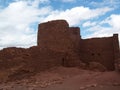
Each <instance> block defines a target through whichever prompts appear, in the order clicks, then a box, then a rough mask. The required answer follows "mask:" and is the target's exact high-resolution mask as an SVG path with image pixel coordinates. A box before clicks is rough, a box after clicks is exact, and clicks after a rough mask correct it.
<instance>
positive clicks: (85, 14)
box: [44, 6, 112, 26]
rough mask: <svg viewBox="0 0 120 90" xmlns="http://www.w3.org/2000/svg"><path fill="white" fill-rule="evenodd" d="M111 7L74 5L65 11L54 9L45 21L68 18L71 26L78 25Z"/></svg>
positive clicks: (107, 10) (104, 12)
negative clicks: (93, 7)
mask: <svg viewBox="0 0 120 90" xmlns="http://www.w3.org/2000/svg"><path fill="white" fill-rule="evenodd" d="M111 10H112V9H111V8H108V7H104V8H98V9H90V8H88V7H82V6H80V7H74V8H71V9H67V10H65V11H58V10H56V11H53V12H51V14H50V15H48V16H47V17H46V18H45V19H44V21H49V20H55V19H66V20H67V21H68V22H69V24H70V26H74V25H78V24H79V23H80V22H81V21H82V20H89V19H93V18H97V17H99V16H102V15H104V14H106V13H107V12H109V11H111Z"/></svg>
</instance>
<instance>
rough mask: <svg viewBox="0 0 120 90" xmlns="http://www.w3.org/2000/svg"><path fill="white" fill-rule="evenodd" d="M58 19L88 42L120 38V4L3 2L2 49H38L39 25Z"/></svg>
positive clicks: (100, 0) (101, 0)
mask: <svg viewBox="0 0 120 90" xmlns="http://www.w3.org/2000/svg"><path fill="white" fill-rule="evenodd" d="M56 19H65V20H67V21H68V23H69V25H70V26H77V27H80V29H81V35H82V38H84V39H85V38H94V37H108V36H112V35H113V34H114V33H118V34H120V0H0V49H2V48H6V47H25V48H27V47H30V46H34V45H36V44H37V28H38V24H39V23H42V22H46V21H49V20H56Z"/></svg>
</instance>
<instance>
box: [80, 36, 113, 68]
mask: <svg viewBox="0 0 120 90" xmlns="http://www.w3.org/2000/svg"><path fill="white" fill-rule="evenodd" d="M80 44H81V45H80V50H81V51H80V56H81V60H82V61H83V62H86V63H89V62H99V63H101V64H103V65H104V66H106V67H107V69H108V70H114V48H113V38H112V37H108V38H92V39H85V40H81V43H80Z"/></svg>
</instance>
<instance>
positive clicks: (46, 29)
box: [38, 20, 72, 52]
mask: <svg viewBox="0 0 120 90" xmlns="http://www.w3.org/2000/svg"><path fill="white" fill-rule="evenodd" d="M38 29H39V30H38V46H40V47H42V48H49V49H51V50H54V51H58V52H66V51H68V50H69V49H70V48H71V47H72V42H71V40H70V37H69V25H68V23H67V22H66V21H64V20H57V22H56V21H51V22H47V23H42V24H40V25H39V28H38Z"/></svg>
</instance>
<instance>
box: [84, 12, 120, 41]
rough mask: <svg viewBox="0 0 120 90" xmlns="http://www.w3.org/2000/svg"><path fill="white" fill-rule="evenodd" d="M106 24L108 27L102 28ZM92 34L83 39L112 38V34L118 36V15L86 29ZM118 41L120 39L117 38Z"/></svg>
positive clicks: (119, 29) (119, 21) (119, 23)
mask: <svg viewBox="0 0 120 90" xmlns="http://www.w3.org/2000/svg"><path fill="white" fill-rule="evenodd" d="M104 24H108V25H109V27H108V26H102V25H104ZM88 31H90V32H92V34H89V35H86V37H85V38H91V37H107V36H112V35H113V34H114V33H118V34H120V14H118V15H117V14H112V15H110V16H109V17H108V18H107V19H106V20H104V21H101V22H100V24H98V25H96V26H92V27H91V28H89V29H88ZM119 41H120V37H119Z"/></svg>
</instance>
